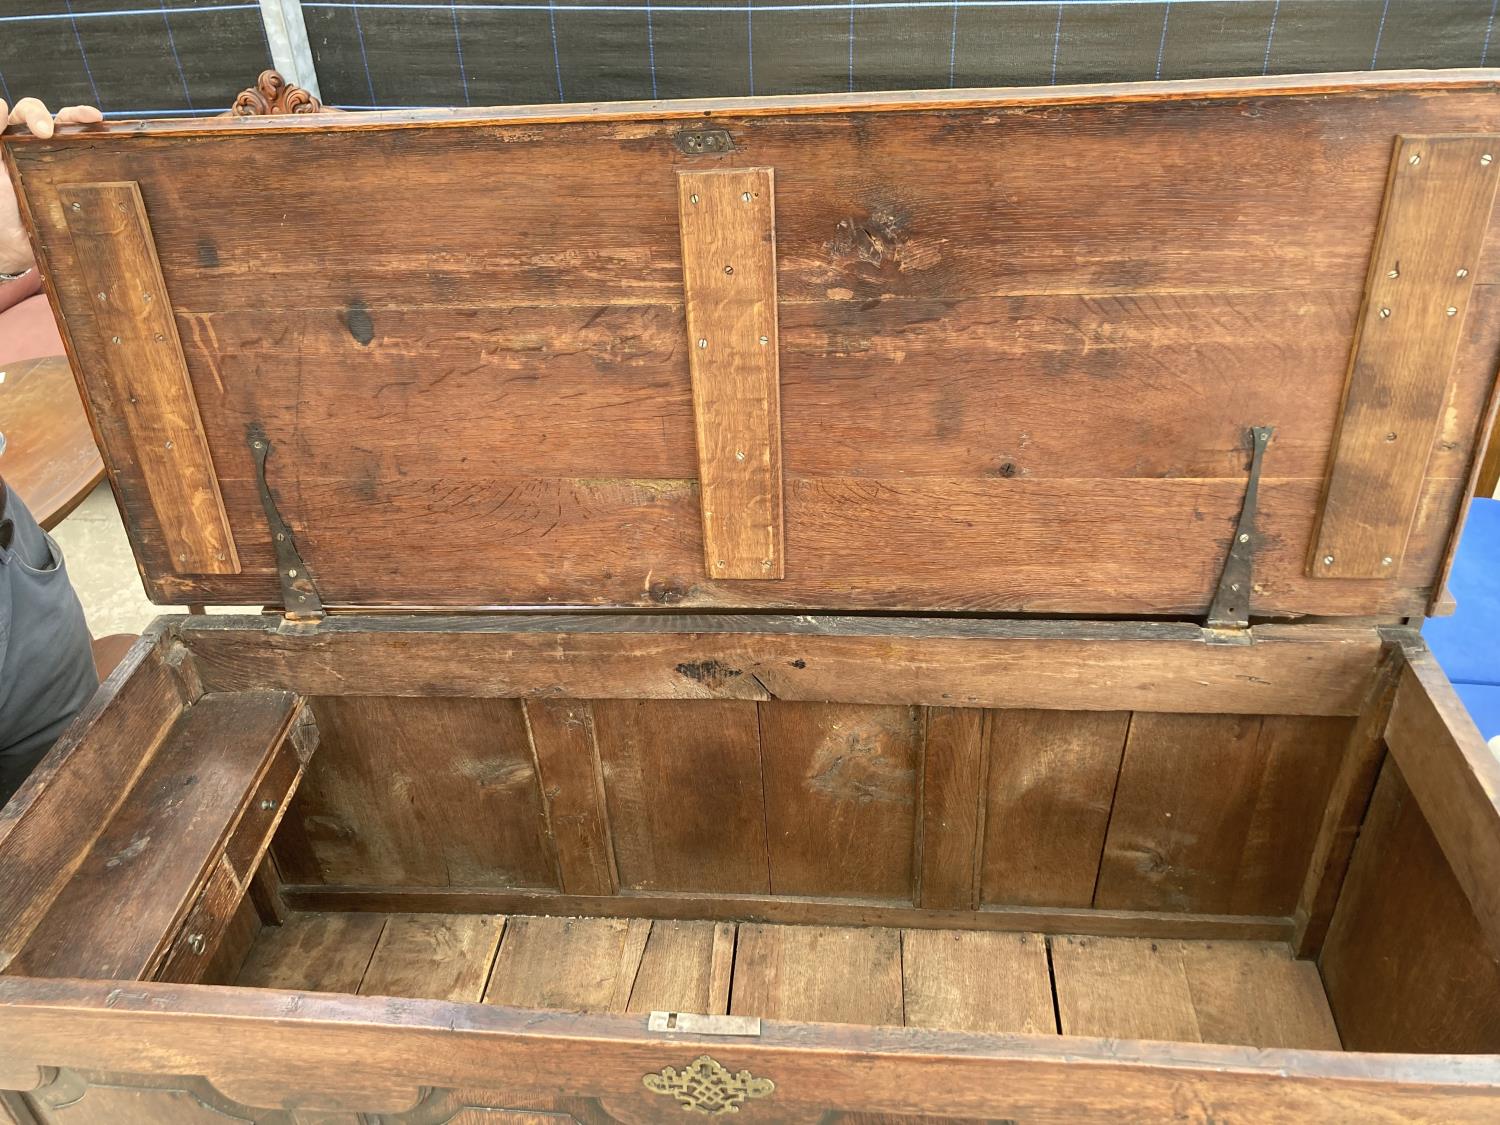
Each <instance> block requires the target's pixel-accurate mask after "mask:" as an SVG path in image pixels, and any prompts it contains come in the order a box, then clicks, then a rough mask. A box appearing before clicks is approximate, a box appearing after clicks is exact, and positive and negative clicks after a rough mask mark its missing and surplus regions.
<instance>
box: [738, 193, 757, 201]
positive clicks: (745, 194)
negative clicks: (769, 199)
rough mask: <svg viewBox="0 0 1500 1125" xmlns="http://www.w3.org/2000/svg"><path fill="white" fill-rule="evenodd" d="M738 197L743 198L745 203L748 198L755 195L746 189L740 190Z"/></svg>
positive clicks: (750, 198)
mask: <svg viewBox="0 0 1500 1125" xmlns="http://www.w3.org/2000/svg"><path fill="white" fill-rule="evenodd" d="M740 198H741V199H743V200H744V201H745V202H746V203H749V202H750V200H752V199H753V198H755V197H754V196H752V195H751V194H750V193H749V192H748V191H742V192H740Z"/></svg>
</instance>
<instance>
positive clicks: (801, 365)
mask: <svg viewBox="0 0 1500 1125" xmlns="http://www.w3.org/2000/svg"><path fill="white" fill-rule="evenodd" d="M1371 82H1372V83H1374V80H1371ZM1380 83H1383V85H1379V89H1380V96H1378V97H1371V96H1368V92H1369V90H1373V89H1374V88H1375V85H1369V87H1368V89H1359V88H1351V87H1350V86H1348V85H1347V84H1345V85H1344V86H1342V87H1339V88H1337V89H1334V88H1330V89H1329V90H1328V91H1327V92H1326V94H1325V95H1324V96H1321V97H1318V98H1307V97H1297V96H1292V95H1293V94H1295V93H1300V92H1305V91H1302V90H1301V89H1300V88H1298V87H1295V86H1294V85H1292V84H1288V85H1287V86H1286V87H1285V88H1284V89H1278V88H1277V86H1276V83H1274V82H1273V83H1270V84H1269V85H1267V84H1265V83H1262V84H1260V86H1259V88H1256V89H1252V87H1251V86H1250V85H1249V84H1246V83H1239V84H1236V83H1234V82H1226V83H1219V84H1216V85H1214V86H1212V87H1206V86H1203V85H1199V86H1197V87H1195V88H1193V89H1192V90H1187V89H1184V90H1182V91H1179V92H1175V93H1169V94H1168V95H1167V96H1169V97H1171V98H1172V99H1173V100H1174V102H1175V104H1173V105H1172V106H1171V114H1172V121H1173V130H1172V131H1171V132H1170V133H1166V132H1163V131H1162V129H1161V125H1160V121H1161V118H1160V112H1159V110H1160V101H1159V100H1158V99H1156V98H1155V96H1148V95H1145V94H1142V95H1131V94H1128V93H1127V94H1121V93H1111V92H1108V91H1103V92H1101V91H1091V92H1089V93H1088V95H1087V96H1080V97H1079V98H1078V99H1077V100H1076V101H1072V102H1069V104H1067V105H1066V107H1065V108H1064V109H1062V110H1059V109H1058V107H1057V106H1056V105H1048V104H1045V99H1047V98H1052V99H1054V100H1055V92H1051V93H1048V92H1035V93H1031V92H1025V91H1021V92H1016V93H1014V94H994V95H986V96H985V97H981V98H975V97H973V96H969V97H958V96H957V95H954V96H944V95H932V96H930V97H924V98H910V99H907V98H901V99H896V98H885V99H882V98H879V97H872V98H870V99H867V100H866V101H865V102H864V103H861V102H860V101H859V99H853V100H849V99H846V100H845V101H844V103H843V104H839V105H834V104H831V103H829V104H823V103H820V102H819V101H817V100H816V99H814V100H811V101H808V100H797V99H791V100H787V101H785V102H781V103H766V104H765V105H762V106H758V107H756V108H755V109H753V110H751V109H743V110H740V111H738V112H737V111H736V109H735V108H734V107H732V106H730V107H725V106H721V105H716V106H711V107H697V106H693V105H689V104H683V105H681V106H674V107H671V108H668V109H665V110H664V109H660V108H656V109H652V110H651V111H650V112H646V111H645V110H643V109H642V107H637V106H621V107H619V111H618V112H617V113H616V112H609V113H598V112H592V113H590V114H588V115H579V114H574V113H570V111H569V110H568V109H567V108H566V107H559V108H551V109H534V110H518V111H486V112H475V113H472V114H468V115H458V116H454V115H451V114H449V115H442V116H438V115H424V114H420V113H416V114H399V115H398V114H393V115H369V116H366V115H360V116H354V115H349V116H339V117H327V118H321V117H317V116H300V117H281V118H262V119H245V120H231V121H198V122H186V121H178V122H166V123H151V124H146V125H140V126H133V127H130V128H128V129H120V128H115V127H111V128H106V129H104V130H102V131H99V130H95V131H90V132H87V133H85V132H83V131H70V130H64V131H63V132H62V133H60V134H59V135H58V136H57V137H55V138H52V139H50V140H46V141H43V140H39V139H37V138H31V137H22V138H18V139H15V140H14V141H8V142H7V144H6V154H7V160H8V162H9V163H10V164H11V166H12V167H13V169H14V171H15V173H16V174H17V176H18V182H19V184H20V186H21V191H22V195H23V197H24V202H25V205H26V208H27V210H28V212H29V215H30V218H31V221H32V224H33V227H34V230H35V233H36V236H37V241H38V243H39V246H40V251H41V257H42V260H43V262H44V264H45V266H46V271H47V274H48V277H49V282H50V284H51V286H52V298H53V300H54V302H55V304H56V307H57V309H58V311H59V312H60V313H61V314H62V318H63V320H64V323H65V325H66V328H67V334H68V338H69V346H70V349H71V351H72V354H73V356H74V358H75V360H76V362H77V364H78V366H79V368H80V371H81V378H82V381H83V383H84V387H85V391H86V394H87V397H88V399H89V403H90V406H91V409H92V414H93V417H94V419H95V422H96V426H97V428H98V431H99V436H100V438H101V444H102V447H103V450H104V453H105V457H106V460H107V462H108V463H109V465H110V468H111V472H112V476H113V480H114V483H115V486H116V489H117V491H118V494H119V496H120V499H121V502H122V505H123V507H124V510H125V512H126V515H127V518H128V522H129V524H130V530H131V535H132V540H133V543H134V545H135V549H136V552H137V555H138V558H139V560H140V563H141V566H142V570H143V573H144V575H145V579H146V583H147V587H148V590H149V592H150V594H151V596H152V597H153V598H154V599H155V600H157V601H159V602H163V603H170V604H177V603H182V602H185V601H188V602H217V603H250V604H254V603H275V604H284V605H287V606H289V607H290V608H293V609H295V608H296V607H295V605H294V602H293V600H292V599H293V598H294V597H296V596H297V594H296V591H297V589H298V587H294V586H292V585H290V584H289V581H290V580H291V579H292V578H293V572H295V578H296V580H297V581H298V582H300V583H301V587H300V589H301V596H302V598H303V600H304V602H305V601H306V600H307V599H308V598H310V599H311V601H312V602H313V603H316V602H318V601H319V600H321V602H322V603H323V604H325V605H328V606H332V607H351V606H369V607H385V606H406V607H431V608H439V609H441V608H445V607H451V608H459V607H463V608H475V607H479V608H483V607H503V606H557V607H570V606H601V607H617V608H661V607H678V608H701V609H724V610H728V609H790V610H808V611H812V610H820V611H920V612H943V611H962V612H970V613H983V614H1047V615H1062V616H1072V617H1100V616H1113V617H1149V616H1172V617H1196V618H1200V619H1206V618H1209V617H1213V616H1214V615H1215V614H1216V613H1218V612H1219V611H1221V610H1222V609H1223V606H1224V604H1226V603H1225V602H1224V599H1226V598H1228V599H1229V600H1231V601H1233V602H1234V603H1235V604H1234V605H1233V607H1232V609H1233V613H1232V614H1231V617H1232V618H1236V619H1243V618H1248V617H1249V616H1251V615H1253V616H1255V617H1260V618H1296V617H1298V616H1301V615H1309V614H1317V615H1325V616H1327V615H1348V616H1364V615H1414V614H1420V613H1422V612H1424V611H1426V610H1427V609H1428V608H1429V606H1430V605H1431V604H1433V602H1434V601H1435V600H1436V599H1437V598H1438V596H1439V594H1440V590H1441V584H1442V577H1443V573H1444V567H1445V565H1446V559H1447V558H1448V557H1449V554H1450V552H1451V546H1452V542H1453V539H1454V534H1455V526H1456V523H1457V519H1458V513H1459V511H1460V508H1461V502H1462V499H1463V497H1464V495H1465V492H1466V489H1467V488H1468V481H1469V479H1470V475H1471V467H1472V465H1473V462H1474V460H1475V456H1476V451H1477V449H1478V448H1479V446H1480V443H1481V441H1482V431H1483V429H1484V420H1485V418H1486V416H1487V413H1488V410H1489V408H1488V406H1487V404H1488V402H1489V400H1490V395H1491V389H1492V386H1493V383H1494V373H1495V368H1496V359H1497V354H1500V300H1497V293H1500V290H1497V283H1500V265H1497V264H1496V263H1497V259H1496V255H1497V242H1500V240H1497V239H1495V238H1494V237H1490V235H1491V228H1492V226H1493V225H1494V220H1493V215H1492V212H1493V202H1494V194H1495V186H1496V182H1497V176H1500V165H1497V164H1496V162H1495V160H1494V157H1495V156H1496V155H1497V154H1500V148H1497V146H1500V109H1497V108H1496V103H1495V99H1494V89H1493V86H1492V84H1491V83H1490V81H1489V80H1488V79H1487V78H1479V77H1465V76H1458V77H1451V78H1446V79H1442V80H1431V79H1424V80H1422V81H1421V82H1418V81H1416V80H1413V79H1410V78H1400V77H1397V78H1392V79H1384V78H1382V79H1381V80H1380ZM704 108H708V109H711V110H712V116H711V117H710V118H709V119H708V120H705V118H704V116H703V110H704ZM877 114H878V115H879V117H880V128H879V129H878V130H871V129H868V128H866V127H865V123H866V122H867V121H868V120H869V119H870V117H871V115H877ZM1272 141H1274V143H1271V142H1272ZM520 168H524V169H525V172H526V174H525V175H524V176H523V175H517V174H516V170H517V169H520ZM1247 183H1253V184H1254V185H1255V190H1254V191H1248V190H1247V189H1246V187H1245V185H1246V184H1247ZM538 184H546V185H548V190H546V191H538V190H537V186H536V185H538ZM1257 427H1259V428H1264V429H1265V430H1267V431H1268V432H1271V431H1273V432H1274V435H1275V436H1274V439H1272V440H1270V441H1269V443H1268V444H1267V445H1266V446H1265V447H1264V448H1263V449H1262V450H1261V461H1260V465H1259V470H1258V472H1259V476H1258V480H1257V481H1256V482H1255V488H1254V489H1252V488H1251V470H1252V451H1253V450H1254V448H1255V439H1254V438H1253V436H1252V435H1253V434H1254V433H1255V432H1256V428H1257ZM252 434H258V435H261V440H263V441H264V442H265V443H266V446H267V448H268V449H269V450H271V451H272V452H271V453H270V455H269V456H266V457H259V456H257V453H256V449H255V447H254V446H253V444H252V438H251V435H252ZM1247 494H1251V495H1253V496H1254V497H1255V504H1254V511H1253V512H1252V511H1248V510H1247V507H1248V506H1247ZM1237 544H1238V545H1240V546H1241V547H1242V550H1241V554H1242V556H1243V557H1242V558H1240V559H1238V560H1237V561H1236V560H1234V559H1233V554H1232V552H1233V551H1234V550H1236V549H1237V548H1236V545H1237ZM1231 562H1234V563H1235V565H1236V566H1238V567H1244V568H1246V569H1243V570H1236V571H1235V574H1234V576H1233V577H1232V578H1226V574H1227V571H1226V566H1228V565H1229V564H1230V563H1231ZM1241 579H1243V581H1241ZM1216 598H1218V599H1219V601H1218V602H1216V601H1215V599H1216Z"/></svg>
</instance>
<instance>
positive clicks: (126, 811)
mask: <svg viewBox="0 0 1500 1125" xmlns="http://www.w3.org/2000/svg"><path fill="white" fill-rule="evenodd" d="M299 706H300V701H299V700H298V699H297V697H296V696H294V695H292V694H290V693H288V692H280V691H266V692H246V693H241V694H234V695H208V696H204V697H202V698H201V699H199V700H198V701H197V702H195V703H194V704H193V705H192V706H190V707H188V708H187V709H186V710H185V711H184V712H183V714H182V716H181V718H179V719H178V721H177V722H176V723H175V724H174V725H173V727H172V729H171V731H170V732H169V733H168V734H167V736H166V738H165V740H164V741H163V743H162V745H161V747H160V749H159V750H158V751H157V753H156V754H155V755H154V756H153V757H152V758H151V761H150V762H149V763H148V764H147V766H146V767H145V769H144V770H143V771H142V774H141V776H140V779H139V780H138V781H137V783H136V784H135V786H134V787H133V788H132V789H131V791H130V795H129V797H127V799H126V800H125V802H124V803H123V804H122V805H121V806H120V808H119V810H118V811H117V812H116V814H115V816H114V817H113V819H111V820H110V822H109V823H108V824H107V825H106V826H105V827H104V830H103V831H102V832H100V833H99V836H98V839H97V840H95V841H94V844H93V846H92V848H91V849H90V850H89V853H88V855H87V856H86V857H85V858H84V859H83V861H82V863H80V864H79V866H78V869H77V871H76V873H75V874H74V875H73V878H72V879H71V880H70V881H69V882H68V883H67V885H66V886H64V887H63V888H62V890H61V892H60V893H59V894H58V896H57V898H56V899H55V900H54V901H53V903H52V907H51V909H50V910H49V911H48V912H47V914H46V915H45V916H44V917H43V918H42V920H41V922H40V923H39V924H38V925H37V927H36V929H35V930H34V931H32V934H31V936H30V939H29V940H28V941H27V942H26V944H25V946H24V947H23V948H22V949H21V951H20V953H19V954H18V955H17V956H16V958H15V959H14V960H13V961H12V962H11V965H10V971H12V972H16V973H28V974H33V975H37V976H80V977H82V976H97V977H102V978H107V979H114V980H135V979H137V978H138V977H141V976H143V975H144V974H146V973H148V972H150V971H152V970H154V968H155V966H156V962H157V959H158V958H159V956H160V955H161V954H162V952H163V951H164V948H165V945H166V943H167V942H168V941H169V940H171V939H172V938H174V937H175V936H176V930H177V925H178V923H179V922H180V921H181V920H182V917H183V915H184V913H186V911H187V910H188V909H189V907H190V906H191V905H192V903H193V901H194V899H195V898H196V896H197V894H198V892H199V890H200V889H201V887H202V885H203V881H204V880H205V878H206V877H207V874H208V871H209V869H210V867H211V866H212V865H213V864H214V863H215V862H216V861H217V860H218V859H219V857H220V855H221V854H222V852H223V849H224V846H225V841H226V839H227V838H228V836H229V835H230V833H231V831H232V830H233V829H234V827H235V826H236V824H237V823H238V822H239V819H240V816H241V813H242V812H243V811H244V810H245V806H246V804H247V803H248V802H249V800H250V798H251V796H252V794H253V793H254V791H255V789H256V787H257V785H258V784H259V782H260V780H261V778H262V777H264V776H265V774H266V771H267V770H268V769H269V768H270V767H271V765H272V764H273V763H274V761H275V759H276V755H277V752H278V751H279V750H280V749H281V746H282V741H283V739H284V738H285V736H286V734H287V731H288V729H289V727H290V725H291V723H292V720H293V717H294V714H295V711H296V709H297V708H298V707H299ZM95 780H96V781H97V779H95ZM238 889H240V890H242V889H243V888H238Z"/></svg>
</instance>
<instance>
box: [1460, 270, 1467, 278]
mask: <svg viewBox="0 0 1500 1125" xmlns="http://www.w3.org/2000/svg"><path fill="white" fill-rule="evenodd" d="M1458 276H1459V277H1468V276H1469V271H1468V270H1466V269H1460V270H1459V271H1458Z"/></svg>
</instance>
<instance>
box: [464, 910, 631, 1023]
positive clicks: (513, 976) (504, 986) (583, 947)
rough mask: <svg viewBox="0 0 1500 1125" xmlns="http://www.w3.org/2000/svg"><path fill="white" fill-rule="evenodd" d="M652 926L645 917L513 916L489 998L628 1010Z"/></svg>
mask: <svg viewBox="0 0 1500 1125" xmlns="http://www.w3.org/2000/svg"><path fill="white" fill-rule="evenodd" d="M651 926H652V923H651V922H649V921H647V920H645V919H642V918H629V919H627V918H510V919H508V921H507V923H506V928H505V936H504V937H503V938H502V939H501V942H500V952H499V953H498V954H497V955H496V957H495V967H494V971H493V972H492V973H491V974H490V980H489V984H488V986H486V988H485V992H484V1002H485V1003H486V1004H508V1005H512V1006H515V1007H522V1008H561V1009H564V1010H566V1011H574V1012H623V1011H624V1010H625V1008H626V1005H627V1004H628V1003H629V1001H630V990H631V987H632V985H633V984H634V982H635V977H636V972H637V970H638V969H639V967H640V963H641V956H642V953H643V952H644V950H645V948H646V941H647V937H648V935H649V934H650V931H651Z"/></svg>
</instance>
